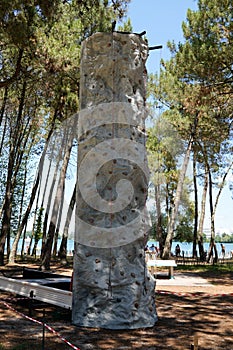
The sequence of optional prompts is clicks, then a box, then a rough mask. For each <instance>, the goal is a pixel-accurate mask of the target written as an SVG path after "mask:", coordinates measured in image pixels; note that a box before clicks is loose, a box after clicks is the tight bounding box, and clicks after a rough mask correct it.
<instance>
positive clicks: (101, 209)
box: [72, 32, 157, 329]
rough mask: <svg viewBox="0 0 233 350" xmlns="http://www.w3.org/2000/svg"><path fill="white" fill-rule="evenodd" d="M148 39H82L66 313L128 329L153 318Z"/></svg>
mask: <svg viewBox="0 0 233 350" xmlns="http://www.w3.org/2000/svg"><path fill="white" fill-rule="evenodd" d="M147 55H148V46H147V44H146V42H145V41H144V40H142V38H141V37H140V35H136V34H124V33H116V32H114V33H96V34H94V35H93V36H91V37H90V38H88V39H87V40H86V41H85V42H84V43H83V46H82V63H81V80H80V94H81V95H80V106H81V111H80V114H79V122H78V124H79V127H78V182H77V201H76V230H75V248H74V280H73V307H72V321H73V323H74V324H75V325H78V326H84V327H101V328H108V329H122V328H123V329H133V328H139V327H151V326H153V325H154V324H155V322H156V321H157V314H156V308H155V288H154V287H155V283H154V279H153V278H152V276H151V275H149V274H148V272H147V267H146V262H145V252H144V247H145V240H146V238H147V233H148V230H149V227H150V225H149V219H148V214H147V211H146V207H145V202H146V198H147V190H148V174H149V171H148V166H147V159H146V151H145V126H144V125H145V117H146V113H145V100H146V90H145V81H146V69H145V62H146V59H147Z"/></svg>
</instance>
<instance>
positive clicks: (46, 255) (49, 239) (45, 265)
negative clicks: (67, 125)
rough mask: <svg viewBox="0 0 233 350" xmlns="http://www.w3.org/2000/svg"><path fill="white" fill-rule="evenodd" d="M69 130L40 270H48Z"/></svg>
mask: <svg viewBox="0 0 233 350" xmlns="http://www.w3.org/2000/svg"><path fill="white" fill-rule="evenodd" d="M69 132H70V133H71V135H69V140H68V144H67V146H66V151H65V155H64V159H63V164H62V168H61V172H60V177H59V181H58V186H57V191H56V195H55V199H54V204H53V209H52V215H51V219H50V224H49V229H48V234H47V238H46V242H45V246H44V249H43V251H42V263H41V269H42V270H49V269H50V260H51V250H52V245H53V239H54V234H55V230H56V223H57V217H58V209H59V205H60V201H61V196H62V189H63V186H64V182H65V177H66V171H67V167H68V164H69V159H70V153H71V149H72V144H73V139H74V135H73V130H72V127H71V130H69Z"/></svg>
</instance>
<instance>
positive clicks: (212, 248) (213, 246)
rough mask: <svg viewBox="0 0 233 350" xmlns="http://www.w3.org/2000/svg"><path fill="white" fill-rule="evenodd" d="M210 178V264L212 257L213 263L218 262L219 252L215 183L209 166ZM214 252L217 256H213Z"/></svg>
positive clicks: (208, 259)
mask: <svg viewBox="0 0 233 350" xmlns="http://www.w3.org/2000/svg"><path fill="white" fill-rule="evenodd" d="M208 176H209V205H210V225H211V237H210V246H209V251H208V258H207V261H208V262H209V261H210V259H211V257H213V263H217V262H218V251H217V249H216V244H215V223H214V206H213V183H212V176H211V170H210V167H209V165H208ZM213 252H214V253H215V254H213Z"/></svg>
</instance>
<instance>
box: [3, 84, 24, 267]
mask: <svg viewBox="0 0 233 350" xmlns="http://www.w3.org/2000/svg"><path fill="white" fill-rule="evenodd" d="M25 93H26V82H24V83H23V87H22V91H21V96H20V102H19V109H18V114H17V119H16V124H15V128H14V130H11V134H10V139H11V141H10V152H9V158H8V169H7V180H6V192H5V198H4V208H3V210H4V213H3V218H2V230H1V234H0V265H4V251H5V242H6V238H7V237H9V238H8V244H9V240H10V222H11V213H12V200H13V192H14V187H15V181H16V175H17V172H18V169H19V166H20V163H21V159H22V152H20V151H19V149H20V148H19V147H20V144H19V138H20V135H21V133H20V131H21V129H22V128H21V120H22V114H23V108H24V101H25ZM17 153H18V154H19V153H21V155H20V156H19V158H18V155H17ZM17 158H18V159H17ZM15 164H16V168H17V169H14V167H15ZM13 174H14V179H13ZM8 247H9V245H8ZM8 249H9V248H8ZM8 253H9V252H8Z"/></svg>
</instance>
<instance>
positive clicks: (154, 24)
mask: <svg viewBox="0 0 233 350" xmlns="http://www.w3.org/2000/svg"><path fill="white" fill-rule="evenodd" d="M188 8H190V9H191V10H194V11H196V10H197V9H198V6H197V1H196V0H131V3H130V5H129V10H128V17H129V18H130V19H131V23H132V26H133V31H134V32H136V33H141V32H142V31H144V30H145V31H146V37H147V39H148V42H149V46H156V45H162V46H163V48H162V49H160V50H154V51H150V55H149V58H148V60H147V70H148V73H156V72H157V73H158V72H159V69H160V60H161V58H163V59H165V60H166V59H169V58H170V51H169V49H168V48H167V47H166V44H167V42H168V41H173V40H174V42H175V43H176V44H177V43H178V42H183V41H184V38H183V32H182V27H181V26H182V22H183V21H186V14H187V9H188ZM231 180H233V179H231ZM216 193H217V191H214V194H215V195H216ZM206 217H207V218H206V221H205V229H206V232H208V227H210V225H209V219H210V216H209V214H207V215H206ZM215 226H216V232H220V233H223V232H226V233H230V232H233V199H232V198H231V193H230V191H229V187H228V185H227V186H225V188H224V190H223V192H222V194H221V197H220V201H219V205H218V209H217V212H216V222H215Z"/></svg>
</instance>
